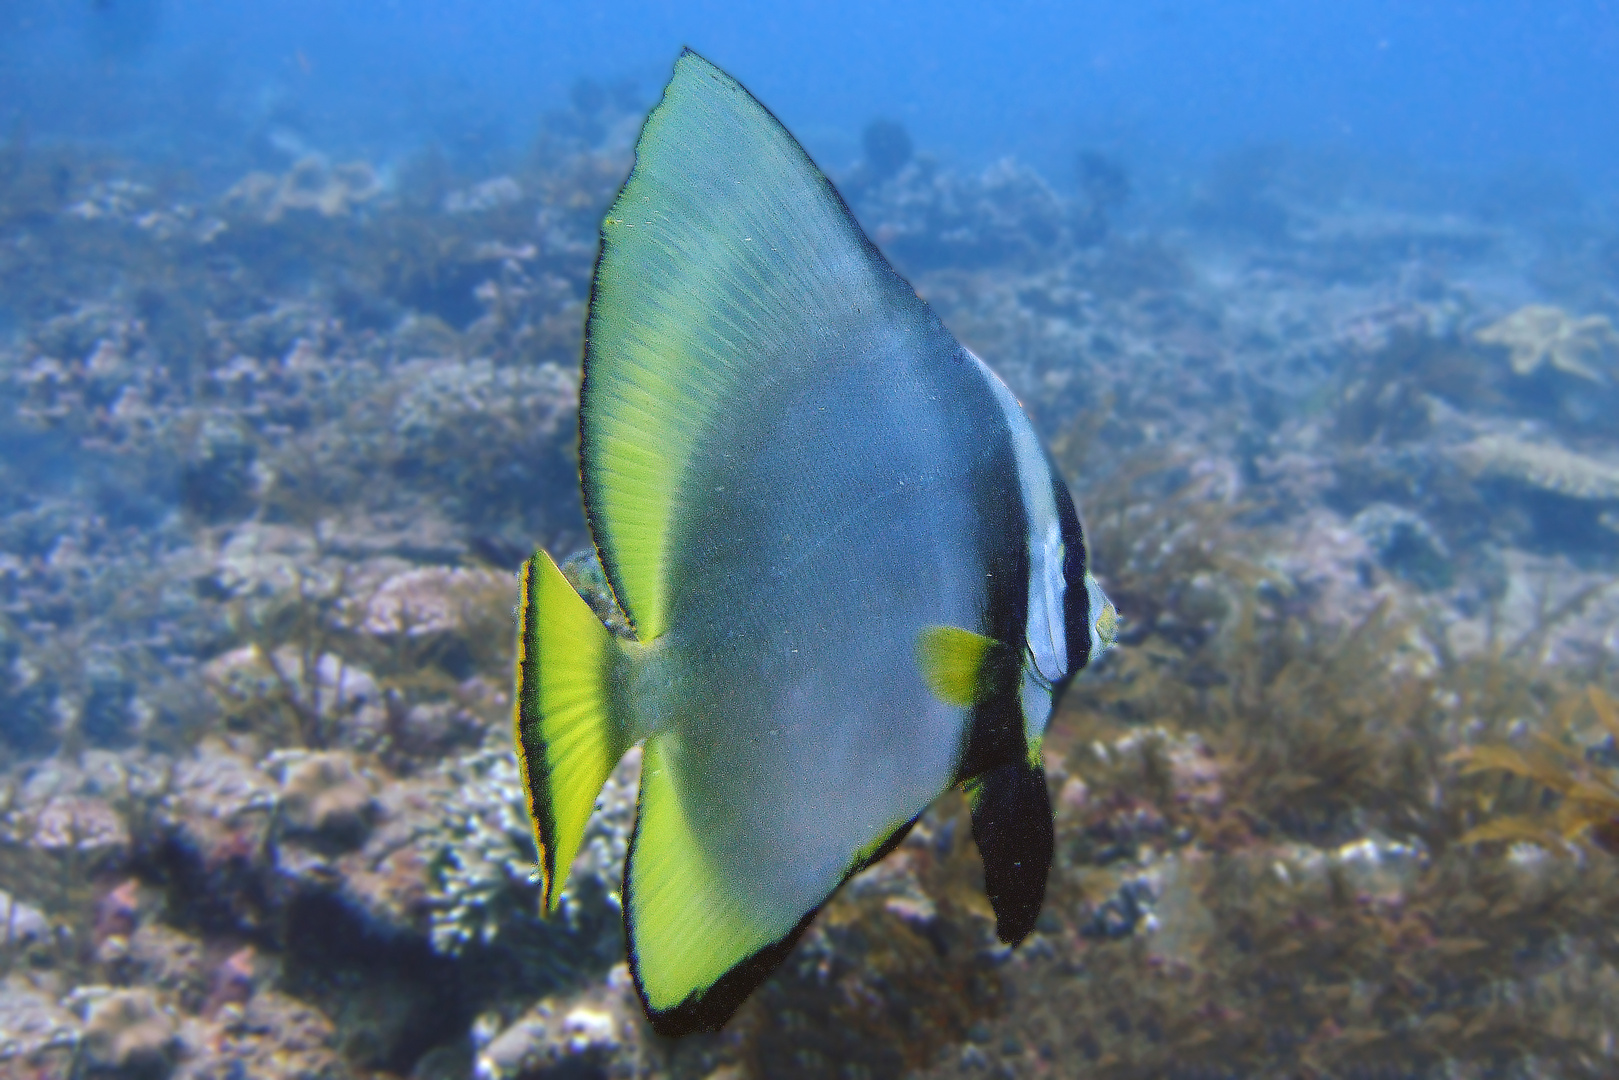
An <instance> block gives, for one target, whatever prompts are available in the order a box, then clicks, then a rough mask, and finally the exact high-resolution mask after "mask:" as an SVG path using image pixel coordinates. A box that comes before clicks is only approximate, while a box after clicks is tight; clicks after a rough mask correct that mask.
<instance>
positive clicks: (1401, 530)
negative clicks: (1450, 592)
mask: <svg viewBox="0 0 1619 1080" xmlns="http://www.w3.org/2000/svg"><path fill="white" fill-rule="evenodd" d="M1349 527H1350V528H1352V529H1354V530H1355V531H1356V532H1357V533H1359V534H1360V535H1361V536H1363V537H1365V538H1366V544H1367V546H1368V547H1370V548H1371V550H1372V552H1373V553H1374V554H1375V555H1376V557H1377V561H1378V562H1379V563H1381V564H1382V565H1383V567H1384V568H1386V569H1387V570H1389V571H1390V572H1391V573H1394V574H1398V575H1399V576H1400V577H1402V578H1405V579H1406V580H1407V581H1410V582H1412V583H1413V584H1415V585H1417V586H1419V587H1420V588H1423V589H1442V588H1445V587H1446V586H1448V585H1449V584H1450V583H1451V580H1452V579H1453V577H1454V572H1453V570H1452V567H1451V556H1450V551H1449V549H1448V548H1447V547H1446V545H1445V542H1444V540H1443V539H1441V538H1440V536H1439V534H1438V533H1436V532H1434V530H1433V528H1432V527H1431V526H1430V525H1429V524H1428V523H1427V522H1426V521H1424V520H1423V519H1422V517H1421V516H1420V515H1418V514H1414V513H1412V512H1411V511H1410V510H1406V509H1403V508H1401V507H1398V506H1394V505H1392V504H1390V503H1373V504H1372V505H1371V506H1368V507H1367V508H1366V509H1364V510H1362V511H1361V512H1360V513H1358V514H1356V515H1355V517H1354V520H1352V521H1351V522H1350V523H1349Z"/></svg>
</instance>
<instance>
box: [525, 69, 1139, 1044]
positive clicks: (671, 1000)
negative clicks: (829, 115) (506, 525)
mask: <svg viewBox="0 0 1619 1080" xmlns="http://www.w3.org/2000/svg"><path fill="white" fill-rule="evenodd" d="M586 336H587V342H586V353H585V376H584V384H583V389H582V392H581V404H580V462H581V464H580V469H581V477H582V481H583V488H584V497H585V504H586V512H587V517H588V520H589V523H590V527H591V531H592V535H593V538H594V539H595V541H596V545H597V550H598V552H599V554H600V556H601V561H602V565H603V568H604V570H605V572H606V576H607V579H608V581H609V583H610V585H611V586H612V590H613V593H614V596H615V598H616V600H617V602H618V604H619V606H620V608H621V609H622V611H623V613H624V615H625V617H626V620H627V621H628V622H629V624H630V625H631V626H632V628H633V631H634V639H633V640H626V639H623V638H619V637H614V636H613V635H611V634H609V633H608V632H607V631H606V629H605V628H604V627H603V626H602V625H601V623H600V622H599V620H597V619H596V617H595V615H594V614H593V613H592V612H591V611H590V610H589V608H588V607H587V606H586V605H585V604H584V601H583V600H581V599H580V598H579V596H578V595H577V594H576V593H575V592H574V591H573V590H572V588H571V587H570V586H569V585H568V584H567V582H566V580H565V579H563V578H562V576H561V574H560V572H559V571H558V570H557V569H556V566H555V564H554V563H552V562H551V560H550V558H549V556H547V555H545V553H543V552H539V553H536V555H535V557H534V558H533V559H531V560H530V561H529V563H528V565H527V566H526V567H525V571H524V603H523V607H522V618H521V620H520V631H519V661H518V685H517V694H516V713H517V717H516V723H517V741H518V749H519V755H520V758H521V760H522V763H523V767H524V778H525V784H526V786H527V789H528V794H529V804H530V811H531V814H532V816H533V818H534V822H535V827H536V840H537V844H538V846H539V850H540V853H541V864H542V870H543V872H544V877H545V881H546V899H545V903H546V905H547V907H551V906H554V905H555V903H556V898H557V895H558V893H559V892H560V883H561V879H562V878H564V877H565V876H566V873H567V868H568V865H569V863H570V862H571V861H572V857H573V855H574V853H575V851H576V850H577V846H578V843H579V837H580V834H581V833H582V831H583V828H584V822H585V819H586V818H587V817H588V815H589V812H590V808H591V806H592V805H593V803H594V799H595V797H596V795H597V793H598V791H599V789H600V787H601V784H602V782H603V781H604V780H605V778H606V776H607V774H608V772H609V771H611V769H612V767H613V765H614V764H615V763H616V762H617V760H618V758H619V756H621V755H622V753H623V752H624V751H625V750H626V749H627V748H628V747H629V746H630V745H633V744H634V743H637V742H644V743H645V758H644V761H643V769H642V782H641V795H640V802H639V806H638V817H637V824H636V829H635V833H634V836H633V838H632V842H631V845H630V852H629V855H628V857H627V865H626V872H625V887H624V912H625V924H626V930H627V936H628V939H629V944H630V959H631V966H632V970H633V972H634V974H635V979H636V985H637V987H638V988H639V990H640V992H641V996H642V1000H643V1002H644V1003H645V1005H646V1007H647V1012H648V1015H649V1016H650V1017H651V1019H652V1021H653V1024H654V1026H655V1027H656V1028H657V1029H658V1030H660V1031H662V1032H664V1033H667V1034H683V1033H685V1032H688V1031H693V1030H701V1029H711V1028H716V1027H718V1026H719V1025H721V1024H723V1022H724V1021H725V1020H726V1019H727V1018H729V1016H730V1015H731V1014H732V1012H734V1011H735V1009H736V1007H737V1006H738V1005H739V1004H740V1003H741V1001H742V1000H743V999H744V998H745V997H746V995H747V994H748V992H750V991H751V990H752V989H753V987H755V986H756V985H758V983H759V982H760V981H762V980H763V978H764V977H765V975H767V974H768V973H769V971H770V970H771V968H773V967H774V965H775V964H776V963H777V962H779V961H780V959H781V958H782V957H784V956H785V955H786V953H787V952H788V951H789V950H790V949H791V947H792V944H793V942H794V941H795V940H796V939H797V937H798V935H799V934H800V933H801V932H802V930H803V929H804V927H805V926H806V925H807V924H808V922H809V920H810V919H811V918H812V917H813V915H814V913H815V912H816V911H817V910H818V909H819V907H820V906H821V905H822V904H823V903H824V902H825V901H826V899H827V898H828V897H829V896H830V895H831V894H832V893H833V892H834V891H835V890H836V889H837V887H838V886H839V885H840V884H841V883H842V882H843V881H844V880H846V879H847V878H848V877H849V876H850V875H851V874H853V873H855V872H857V871H858V870H859V869H861V868H863V867H864V866H866V865H869V864H870V863H871V862H873V861H875V859H877V858H880V857H881V855H882V854H884V853H886V852H887V851H888V850H889V849H890V848H891V847H892V846H893V845H894V844H895V843H897V842H898V841H899V839H901V838H902V837H903V835H904V833H905V831H906V830H907V829H908V828H909V827H910V825H911V823H913V822H914V821H915V820H916V818H917V817H918V816H919V815H920V814H921V813H922V812H923V811H924V810H925V809H926V808H927V806H928V805H929V803H931V802H932V801H933V800H934V799H935V798H937V797H938V795H939V794H940V793H942V792H943V791H945V790H947V789H948V788H949V787H951V786H952V785H954V784H958V783H959V784H962V785H964V786H965V788H966V789H967V791H968V794H969V797H970V799H971V801H972V804H973V809H974V834H975V837H976V838H977V840H978V842H979V846H980V850H981V851H982V853H983V855H984V861H985V874H986V884H987V886H988V888H989V892H990V896H991V900H992V902H993V904H994V907H995V910H996V914H997V925H998V930H999V932H1000V934H1001V937H1002V938H1003V939H1004V940H1007V941H1017V940H1020V939H1021V938H1022V937H1023V936H1025V935H1026V934H1027V933H1028V932H1029V930H1030V929H1032V926H1033V922H1034V919H1035V917H1036V916H1037V915H1038V912H1039V906H1040V901H1041V899H1042V897H1043V894H1044V887H1045V875H1046V870H1047V868H1048V867H1049V864H1050V859H1051V847H1052V822H1051V808H1050V805H1049V802H1048V800H1047V795H1046V788H1045V781H1044V776H1043V772H1042V770H1041V766H1040V759H1039V754H1038V748H1039V741H1040V738H1041V735H1042V734H1043V732H1044V728H1045V724H1046V721H1047V719H1048V718H1049V716H1050V713H1051V710H1052V708H1053V704H1054V701H1055V697H1056V695H1057V694H1058V693H1060V691H1061V689H1062V687H1063V686H1065V685H1066V684H1067V682H1068V680H1070V679H1071V678H1072V677H1073V674H1074V673H1075V672H1077V671H1078V670H1079V669H1080V668H1082V667H1083V666H1084V665H1085V663H1086V662H1087V661H1088V660H1089V659H1090V658H1091V656H1092V655H1094V654H1095V653H1096V652H1099V651H1100V650H1101V649H1102V648H1104V647H1106V646H1107V645H1108V644H1111V640H1112V626H1113V618H1114V616H1113V612H1112V608H1111V605H1109V604H1108V603H1107V602H1106V600H1105V598H1104V597H1102V595H1101V591H1100V589H1099V588H1097V587H1096V584H1095V581H1094V579H1093V578H1091V577H1090V575H1089V574H1088V573H1087V571H1086V566H1085V549H1084V543H1083V537H1082V534H1081V531H1080V526H1079V522H1078V519H1077V515H1076V514H1075V510H1074V505H1073V501H1072V499H1071V498H1070V496H1069V493H1068V490H1067V487H1066V485H1065V484H1064V483H1063V482H1062V480H1061V479H1060V478H1059V477H1058V475H1057V474H1056V472H1055V470H1054V469H1053V467H1052V465H1051V462H1050V459H1049V457H1048V456H1047V455H1046V453H1045V451H1044V450H1043V449H1042V448H1041V446H1040V443H1039V440H1038V438H1037V437H1036V435H1035V432H1034V430H1033V427H1032V426H1031V425H1030V423H1029V421H1028V418H1027V417H1026V416H1025V415H1024V413H1023V411H1022V409H1021V408H1020V407H1019V405H1018V403H1017V401H1016V400H1015V398H1014V397H1013V395H1012V394H1011V392H1010V391H1009V390H1008V389H1007V388H1006V386H1005V385H1004V384H1003V383H1002V382H1001V381H1000V380H999V379H998V378H997V377H996V376H995V375H994V374H993V373H992V372H991V371H990V370H989V368H988V367H987V366H985V365H984V364H983V363H982V362H981V361H980V360H979V359H978V358H977V357H975V356H974V355H973V354H972V353H971V352H969V351H968V350H967V349H965V348H964V347H962V346H961V345H960V344H959V343H958V342H957V341H956V340H955V338H954V337H952V336H951V334H950V332H949V331H948V330H947V329H945V327H944V326H943V325H942V324H941V323H940V322H939V320H938V319H937V317H935V316H934V314H933V312H932V311H931V309H929V308H928V306H927V304H926V303H925V302H923V301H922V300H921V299H920V298H919V297H918V296H917V295H916V293H915V291H914V290H913V289H911V287H910V286H909V285H908V284H907V283H906V282H905V281H904V280H903V279H902V278H900V277H899V275H898V274H896V273H895V272H894V271H893V269H892V268H891V267H890V266H889V265H888V263H887V262H886V260H884V259H883V257H882V255H881V254H880V253H879V252H878V251H877V250H876V248H875V247H873V246H872V245H871V243H870V242H869V241H868V240H867V239H866V238H865V236H864V234H863V233H862V232H861V231H860V228H859V226H858V225H857V224H856V223H855V221H854V219H853V218H852V217H851V216H850V214H849V212H848V210H847V208H846V207H845V206H844V204H843V202H842V200H841V199H840V198H839V197H838V195H837V193H836V192H835V191H834V190H833V188H832V186H831V184H830V183H829V182H828V181H827V180H826V178H825V177H824V176H823V175H822V174H821V173H820V171H819V170H818V169H817V168H816V167H815V166H814V164H813V163H812V162H811V161H810V159H809V158H808V156H807V155H805V154H804V152H803V150H802V149H801V148H800V147H799V146H798V144H797V143H796V142H795V141H794V140H793V139H792V136H791V135H789V134H788V133H787V131H786V130H785V129H784V128H783V127H782V126H781V125H780V124H779V123H778V122H777V121H776V120H775V118H774V117H772V116H771V115H770V114H769V113H768V112H767V111H766V110H765V109H764V107H763V106H761V105H760V104H759V103H758V102H757V101H755V100H754V99H753V98H752V97H751V96H750V95H749V94H748V93H747V91H746V90H744V89H743V88H742V87H741V86H740V85H739V84H737V83H736V82H735V81H734V80H732V79H730V78H729V77H728V76H726V75H725V74H724V73H723V72H721V71H719V70H718V69H717V68H715V67H713V66H712V65H710V64H708V63H707V62H706V61H704V60H703V59H701V58H700V57H698V56H697V55H696V54H695V53H692V52H690V51H687V52H686V53H684V54H683V55H682V56H681V58H680V60H679V61H678V63H677V64H676V68H675V73H674V76H673V78H672V80H671V82H670V84H669V86H668V88H667V89H666V91H665V94H664V98H663V101H662V102H661V103H660V104H659V106H658V107H657V108H656V109H654V111H653V112H652V114H651V115H650V116H649V117H648V120H647V122H646V125H645V127H644V128H643V130H642V134H641V137H640V140H639V142H638V144H637V148H636V165H635V168H634V170H633V171H632V173H631V175H630V178H629V180H628V181H626V183H625V186H624V188H623V190H622V191H621V192H620V195H619V197H618V199H617V201H616V202H615V204H614V207H613V209H612V211H611V212H610V213H609V214H608V216H607V218H606V220H605V221H604V224H603V227H602V253H601V256H600V259H599V261H598V264H597V268H596V275H595V279H594V282H593V287H592V296H591V308H590V315H589V321H588V325H587V335H586Z"/></svg>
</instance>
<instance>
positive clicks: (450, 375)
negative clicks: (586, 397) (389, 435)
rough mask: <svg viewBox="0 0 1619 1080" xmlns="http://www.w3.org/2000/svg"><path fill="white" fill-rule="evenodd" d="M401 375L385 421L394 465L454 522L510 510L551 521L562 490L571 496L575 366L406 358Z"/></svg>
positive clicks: (550, 524)
mask: <svg viewBox="0 0 1619 1080" xmlns="http://www.w3.org/2000/svg"><path fill="white" fill-rule="evenodd" d="M401 378H402V379H403V380H404V381H403V382H402V386H403V392H402V393H401V394H400V395H399V398H398V402H397V404H396V406H395V407H394V412H393V424H392V429H393V432H394V436H395V439H396V449H395V459H394V466H393V468H394V471H395V472H396V473H397V474H399V475H401V476H406V477H410V478H412V479H413V480H415V481H416V482H417V483H426V484H430V485H431V486H432V487H433V488H435V489H437V490H439V491H442V493H443V497H444V500H445V504H446V509H447V510H448V511H449V513H450V514H451V516H452V517H454V518H456V519H458V520H460V521H463V522H467V523H471V524H474V525H485V524H488V523H492V522H493V521H495V520H496V519H498V518H500V517H501V516H502V515H515V516H517V517H519V518H529V519H531V520H532V521H533V523H534V524H535V525H543V526H544V527H545V528H547V529H551V528H555V526H556V518H558V517H560V516H561V514H560V512H559V508H561V507H562V506H564V505H566V504H565V502H564V496H565V495H566V496H569V497H575V498H576V495H577V493H576V491H575V490H574V489H575V488H576V486H577V482H576V470H575V468H574V464H573V462H572V460H571V457H570V455H571V453H572V445H573V436H574V423H573V420H574V417H575V416H576V414H577V410H578V408H579V386H578V381H577V376H576V375H575V374H573V373H572V372H569V371H566V370H564V369H563V368H562V367H561V366H559V365H557V364H554V363H551V362H544V363H540V364H533V365H521V366H496V365H495V364H493V363H492V362H491V361H489V360H473V361H470V362H461V361H454V362H446V361H436V362H420V363H416V364H412V365H407V367H406V370H405V371H402V372H401ZM574 514H575V515H576V514H577V511H574Z"/></svg>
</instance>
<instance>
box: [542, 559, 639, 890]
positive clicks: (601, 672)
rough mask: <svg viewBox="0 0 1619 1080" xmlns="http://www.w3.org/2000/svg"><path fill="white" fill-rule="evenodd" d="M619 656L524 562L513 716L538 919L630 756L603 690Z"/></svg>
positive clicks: (545, 574)
mask: <svg viewBox="0 0 1619 1080" xmlns="http://www.w3.org/2000/svg"><path fill="white" fill-rule="evenodd" d="M622 658H623V650H622V647H621V646H620V644H619V642H618V640H617V639H616V638H614V637H613V635H612V634H611V633H610V632H609V631H608V630H607V628H606V627H605V626H603V625H602V623H601V620H600V619H598V618H596V614H595V612H593V611H591V610H590V605H589V604H587V603H585V601H584V599H583V598H582V597H581V596H580V595H579V594H578V593H577V592H575V591H574V588H573V586H572V585H570V584H568V580H567V579H566V578H564V577H563V576H562V571H561V570H559V569H557V564H556V563H555V562H553V561H552V559H551V556H550V555H548V554H546V553H545V552H543V551H537V552H535V553H534V557H533V558H531V559H529V560H528V562H526V563H524V564H523V594H522V603H521V606H520V608H519V613H518V622H517V686H516V692H515V694H514V695H513V697H514V706H513V712H514V714H515V722H516V728H517V760H518V763H519V765H520V766H521V767H522V771H523V787H524V789H525V791H526V793H527V796H528V811H529V818H530V820H531V821H532V822H533V823H534V841H535V846H536V848H537V849H538V851H539V857H540V871H541V874H542V876H543V878H544V894H543V904H544V910H545V911H546V912H551V911H554V910H556V906H557V902H558V900H559V898H560V896H561V893H562V886H563V885H564V884H566V883H567V880H568V870H569V868H570V867H571V866H572V864H573V857H574V855H575V854H576V853H577V852H578V850H579V843H580V840H581V839H582V838H583V836H584V832H585V823H586V822H587V821H589V820H590V814H591V811H592V810H594V809H595V806H596V796H597V795H598V794H599V793H600V792H601V787H602V784H603V783H605V782H606V780H607V777H608V774H609V773H611V772H612V771H613V767H614V766H615V765H617V764H618V760H619V758H621V757H623V756H624V751H625V750H627V749H629V739H628V734H627V729H626V726H625V724H624V723H623V721H622V720H621V719H620V718H619V717H617V716H615V715H614V710H613V704H612V694H611V692H610V687H611V679H612V673H613V669H614V665H615V662H616V661H618V660H620V659H622Z"/></svg>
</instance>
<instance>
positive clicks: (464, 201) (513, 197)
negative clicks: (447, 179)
mask: <svg viewBox="0 0 1619 1080" xmlns="http://www.w3.org/2000/svg"><path fill="white" fill-rule="evenodd" d="M522 199H523V185H521V184H519V183H518V182H517V181H516V180H514V179H512V178H511V177H509V176H495V177H491V178H490V179H488V180H484V181H481V182H479V183H476V184H474V185H472V186H471V187H469V188H466V189H464V190H461V191H452V192H450V193H449V194H448V195H446V196H444V212H445V213H446V214H480V213H483V212H485V211H488V210H495V209H498V208H500V207H502V206H508V205H510V204H511V203H515V202H521V201H522Z"/></svg>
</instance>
